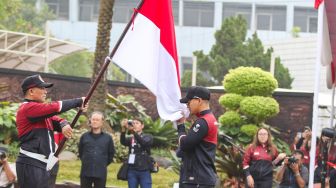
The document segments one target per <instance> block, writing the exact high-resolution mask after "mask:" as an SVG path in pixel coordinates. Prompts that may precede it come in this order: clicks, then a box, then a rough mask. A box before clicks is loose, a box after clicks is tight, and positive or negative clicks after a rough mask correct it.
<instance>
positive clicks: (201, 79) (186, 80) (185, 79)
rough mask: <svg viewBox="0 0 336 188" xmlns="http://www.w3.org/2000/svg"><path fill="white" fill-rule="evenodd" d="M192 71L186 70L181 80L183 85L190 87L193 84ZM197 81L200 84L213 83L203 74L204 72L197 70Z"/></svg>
mask: <svg viewBox="0 0 336 188" xmlns="http://www.w3.org/2000/svg"><path fill="white" fill-rule="evenodd" d="M191 77H192V71H191V70H186V71H184V74H183V77H182V80H181V85H182V87H190V86H191V80H192V78H191ZM196 83H197V85H198V86H208V85H213V82H212V81H211V80H209V79H207V78H205V77H204V76H203V73H202V72H200V71H197V76H196Z"/></svg>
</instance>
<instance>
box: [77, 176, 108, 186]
mask: <svg viewBox="0 0 336 188" xmlns="http://www.w3.org/2000/svg"><path fill="white" fill-rule="evenodd" d="M80 186H81V188H105V186H106V179H102V178H94V177H85V176H84V177H80Z"/></svg>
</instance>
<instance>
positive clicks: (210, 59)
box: [194, 16, 293, 88]
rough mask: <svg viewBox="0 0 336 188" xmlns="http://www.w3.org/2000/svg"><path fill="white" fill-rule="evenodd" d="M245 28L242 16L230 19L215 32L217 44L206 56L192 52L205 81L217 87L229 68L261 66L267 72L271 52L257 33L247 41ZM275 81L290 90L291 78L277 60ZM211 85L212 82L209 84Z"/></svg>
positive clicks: (199, 52)
mask: <svg viewBox="0 0 336 188" xmlns="http://www.w3.org/2000/svg"><path fill="white" fill-rule="evenodd" d="M246 34H247V26H246V21H245V19H244V18H243V17H241V16H238V17H231V18H228V19H226V20H225V21H224V22H223V25H222V27H221V29H220V30H218V31H216V33H215V39H216V42H215V44H214V45H213V46H212V48H211V50H210V52H209V54H208V55H206V54H204V52H203V51H195V52H194V55H195V56H196V57H197V65H198V67H197V68H198V70H202V71H203V72H205V73H206V75H209V76H208V77H207V79H208V80H211V81H213V82H214V83H215V84H220V83H221V82H222V80H223V77H224V76H225V75H226V74H227V73H228V71H229V70H230V69H234V68H237V67H239V66H253V67H260V68H261V69H263V70H266V71H268V70H269V68H270V62H271V53H272V51H273V50H272V49H271V48H270V49H267V50H266V52H264V51H265V50H264V47H263V45H262V42H261V40H260V39H259V38H258V36H257V34H256V33H255V34H253V35H252V38H249V39H247V40H245V39H246ZM275 78H276V79H277V80H281V82H280V85H279V87H283V88H290V87H291V83H292V81H293V78H291V77H290V74H289V72H288V69H286V68H285V67H284V66H283V65H282V64H281V62H280V59H279V60H278V61H277V63H276V66H275ZM210 83H211V82H210Z"/></svg>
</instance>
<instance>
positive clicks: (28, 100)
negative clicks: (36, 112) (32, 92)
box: [23, 98, 38, 102]
mask: <svg viewBox="0 0 336 188" xmlns="http://www.w3.org/2000/svg"><path fill="white" fill-rule="evenodd" d="M23 101H24V102H38V101H36V100H31V99H26V98H25V99H23Z"/></svg>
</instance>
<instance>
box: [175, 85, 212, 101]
mask: <svg viewBox="0 0 336 188" xmlns="http://www.w3.org/2000/svg"><path fill="white" fill-rule="evenodd" d="M197 98H201V99H203V100H210V91H209V90H208V89H207V88H205V87H200V86H192V87H190V88H189V89H188V91H187V95H186V96H185V97H184V98H182V99H180V103H188V102H189V101H190V100H191V99H197Z"/></svg>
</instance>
